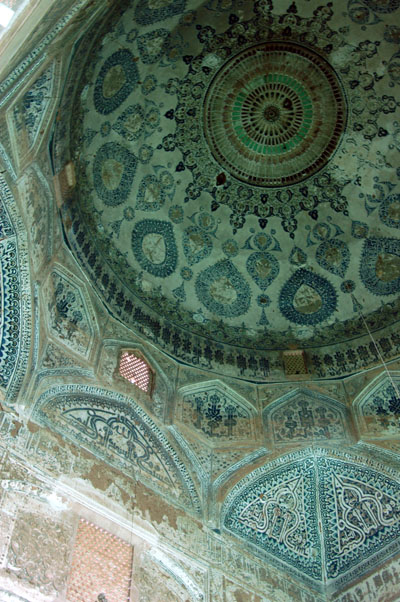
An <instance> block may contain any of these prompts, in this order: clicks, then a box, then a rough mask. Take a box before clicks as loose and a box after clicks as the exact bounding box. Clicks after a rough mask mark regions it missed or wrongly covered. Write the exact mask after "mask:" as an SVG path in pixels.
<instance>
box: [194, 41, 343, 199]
mask: <svg viewBox="0 0 400 602" xmlns="http://www.w3.org/2000/svg"><path fill="white" fill-rule="evenodd" d="M346 113H347V109H346V101H345V98H344V95H343V92H342V89H341V85H340V83H339V80H338V78H337V76H336V74H335V72H334V70H333V68H332V67H331V66H330V65H329V64H328V63H327V62H326V61H325V59H323V58H322V57H321V56H319V55H318V54H317V53H316V52H313V51H312V50H310V49H308V48H305V47H303V46H301V45H299V44H294V43H289V42H279V41H278V42H268V43H263V44H257V45H255V46H252V47H250V48H246V49H245V50H243V51H242V52H239V53H238V54H237V55H235V56H234V57H233V58H231V59H230V60H228V61H227V62H226V63H225V64H224V65H223V67H222V68H221V69H220V70H219V71H218V73H217V74H216V76H215V77H214V79H213V81H212V82H211V85H210V87H209V89H208V92H207V96H206V99H205V105H204V121H205V136H206V140H207V142H208V145H209V147H210V149H211V151H212V154H213V155H214V158H215V159H216V160H217V161H218V163H219V164H220V165H221V166H222V167H224V168H225V169H226V170H227V171H228V172H229V173H230V174H231V175H232V176H234V177H235V178H237V179H239V180H242V181H243V182H246V183H247V184H252V185H256V186H263V187H265V186H269V187H278V186H287V185H290V184H295V183H297V182H300V181H302V180H304V179H305V178H308V177H309V176H311V175H313V174H314V173H315V172H317V171H319V170H320V169H321V168H322V167H323V166H324V165H325V164H326V163H327V161H328V160H329V159H330V157H331V156H332V154H333V153H334V152H335V150H336V148H337V146H338V144H339V142H340V137H341V135H342V132H343V129H344V126H345V123H346ZM239 157H240V160H238V158H239Z"/></svg>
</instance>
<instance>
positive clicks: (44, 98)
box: [13, 62, 56, 148]
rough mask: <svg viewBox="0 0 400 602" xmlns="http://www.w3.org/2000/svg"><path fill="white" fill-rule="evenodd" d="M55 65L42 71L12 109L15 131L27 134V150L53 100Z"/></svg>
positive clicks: (30, 146)
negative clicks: (23, 130) (22, 131)
mask: <svg viewBox="0 0 400 602" xmlns="http://www.w3.org/2000/svg"><path fill="white" fill-rule="evenodd" d="M55 74H56V63H55V62H54V63H52V64H51V66H50V67H49V68H48V69H46V71H44V72H43V73H42V74H41V75H40V77H39V78H38V79H37V80H36V81H35V83H34V84H33V86H32V87H31V88H30V89H29V90H28V92H26V93H25V94H24V96H23V97H22V101H21V102H20V103H19V104H18V105H17V106H16V107H15V108H14V113H13V118H14V125H15V129H16V131H17V133H18V132H20V131H21V130H22V129H23V128H25V129H26V131H27V133H28V141H29V148H32V147H33V146H34V144H35V141H36V139H37V137H38V134H39V131H40V129H41V128H42V125H43V123H44V119H45V117H46V114H47V112H48V108H49V106H50V105H51V104H52V103H53V99H54V94H53V90H54V84H55Z"/></svg>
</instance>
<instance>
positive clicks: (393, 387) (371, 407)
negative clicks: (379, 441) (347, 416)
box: [355, 375, 400, 438]
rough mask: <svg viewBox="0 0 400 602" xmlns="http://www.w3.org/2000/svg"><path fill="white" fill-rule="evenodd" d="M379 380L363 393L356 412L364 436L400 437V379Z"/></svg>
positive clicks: (357, 403)
mask: <svg viewBox="0 0 400 602" xmlns="http://www.w3.org/2000/svg"><path fill="white" fill-rule="evenodd" d="M392 379H393V380H390V379H389V378H388V377H386V376H385V377H384V378H381V379H379V382H378V383H376V384H375V385H374V386H373V387H372V388H369V391H366V392H365V393H361V396H360V397H359V399H358V400H357V401H356V402H355V411H356V414H357V416H358V419H359V425H360V429H361V431H362V433H363V434H365V435H367V436H371V437H374V438H375V437H376V438H385V437H389V438H391V437H399V434H400V398H399V394H398V391H399V389H400V378H399V376H396V375H394V376H393V377H392Z"/></svg>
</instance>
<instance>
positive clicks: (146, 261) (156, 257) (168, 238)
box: [132, 219, 178, 278]
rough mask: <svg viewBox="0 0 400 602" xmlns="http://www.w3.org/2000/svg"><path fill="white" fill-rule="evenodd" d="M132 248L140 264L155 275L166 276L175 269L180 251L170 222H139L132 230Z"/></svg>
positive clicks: (148, 220) (152, 220)
mask: <svg viewBox="0 0 400 602" xmlns="http://www.w3.org/2000/svg"><path fill="white" fill-rule="evenodd" d="M132 250H133V253H134V255H135V257H136V260H137V261H138V262H139V264H140V266H141V267H142V268H143V269H144V270H146V272H149V273H150V274H152V275H153V276H157V277H158V278H166V277H167V276H169V275H170V274H172V273H173V272H174V271H175V268H176V265H177V262H178V251H177V248H176V243H175V237H174V231H173V229H172V226H171V224H170V223H169V222H163V221H160V220H154V219H145V220H142V221H140V222H137V223H136V224H135V226H134V228H133V231H132Z"/></svg>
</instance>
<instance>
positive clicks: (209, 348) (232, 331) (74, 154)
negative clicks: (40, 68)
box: [54, 0, 400, 361]
mask: <svg viewBox="0 0 400 602" xmlns="http://www.w3.org/2000/svg"><path fill="white" fill-rule="evenodd" d="M399 5H400V2H399V1H398V0H381V1H373V0H349V1H348V2H334V3H332V2H329V3H327V4H325V5H320V4H319V2H317V1H314V0H310V1H307V2H299V3H297V4H295V3H290V2H287V3H286V2H279V3H278V2H276V3H274V4H273V2H272V1H270V0H259V1H257V2H245V1H240V0H238V1H234V0H232V1H230V0H208V1H207V2H203V3H199V2H197V3H196V2H188V1H186V0H139V1H136V2H132V3H130V4H127V5H126V8H124V9H122V8H121V7H120V8H119V13H118V15H113V16H112V17H110V19H109V20H108V22H107V24H106V26H105V27H104V28H103V30H102V31H100V33H99V34H98V37H97V41H96V42H94V43H93V42H92V40H93V37H94V34H93V32H92V33H91V35H90V36H88V37H87V38H86V40H84V41H83V42H82V44H81V47H80V48H79V49H78V50H77V54H76V57H75V59H74V60H73V63H72V68H71V74H70V80H69V81H70V84H69V87H67V88H66V95H65V98H66V100H65V101H64V105H63V107H62V111H63V112H64V115H65V114H67V112H68V111H69V119H70V132H67V133H66V132H65V119H63V120H61V121H62V126H58V131H57V133H56V137H55V144H54V156H55V161H56V166H58V168H61V167H62V166H63V165H64V163H65V162H66V161H67V160H68V159H71V160H72V161H74V163H75V169H76V175H77V187H76V189H75V191H74V193H73V195H72V196H71V198H70V199H69V200H70V202H69V205H68V209H67V211H66V214H68V216H69V218H70V220H69V222H68V223H70V224H72V226H71V228H69V227H67V230H68V232H67V234H68V238H69V240H70V243H71V245H72V246H73V248H74V249H75V251H76V254H77V256H78V258H79V259H80V261H81V262H82V263H83V264H84V265H85V268H86V270H87V272H88V274H89V275H90V277H91V278H92V280H93V282H94V283H95V285H96V286H97V289H98V291H99V292H100V294H101V295H102V297H103V299H104V301H105V303H106V304H107V306H108V307H109V309H110V311H111V312H112V313H113V314H114V315H116V316H118V317H119V318H120V319H122V320H123V321H124V322H125V323H126V324H127V325H128V326H130V327H132V328H133V329H136V330H138V329H139V330H141V332H142V333H144V334H146V336H148V337H150V339H151V340H153V341H155V342H157V344H158V345H159V346H160V347H162V348H164V349H165V350H166V351H167V352H169V353H171V354H173V355H174V356H175V357H177V358H180V359H185V360H187V359H188V357H189V356H190V357H192V358H193V357H195V356H196V345H197V346H198V345H200V343H201V345H202V353H203V354H205V355H206V356H207V353H208V355H209V357H210V358H214V359H218V354H219V355H221V354H222V353H223V351H224V350H226V348H232V347H236V349H239V350H240V349H242V350H244V351H243V353H245V352H246V350H247V351H250V352H253V351H254V352H256V351H257V352H258V353H259V352H260V351H263V350H267V349H282V348H286V347H287V346H288V345H289V346H299V347H301V348H304V347H310V346H319V345H325V344H329V343H332V342H344V341H347V340H349V339H353V338H355V337H357V336H362V335H365V325H364V324H363V322H362V320H361V319H360V316H359V309H361V310H362V312H363V314H364V315H369V323H370V325H371V327H372V329H374V328H375V329H376V328H382V327H384V326H387V325H390V324H392V323H393V322H395V321H396V320H397V319H398V310H399V297H398V293H399V289H400V243H399V239H398V230H399V227H400V195H399V188H398V177H399V175H400V169H399V168H398V167H397V166H398V165H399V161H398V158H399V150H400V125H399V123H400V115H399V106H400V103H399V102H398V101H397V100H396V98H398V85H399V83H400V51H399V42H400V27H398V26H397V25H394V23H395V22H396V15H398V13H396V10H397V8H398V7H399ZM98 31H99V30H96V33H97V32H98ZM91 45H92V46H91ZM85 53H86V55H85ZM85 59H86V64H84V60H85ZM78 73H79V78H80V79H79V78H78V77H77V74H78ZM74 90H75V91H74ZM73 96H74V98H75V100H74V104H73V105H71V98H72V97H73ZM61 114H62V112H61ZM63 128H64V129H63ZM64 138H65V139H68V140H69V142H68V144H66V143H65V141H64ZM67 221H68V220H65V223H66V224H67ZM185 349H186V351H185ZM188 349H190V353H189V354H188V353H186V352H187V350H188ZM192 361H194V360H192Z"/></svg>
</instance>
